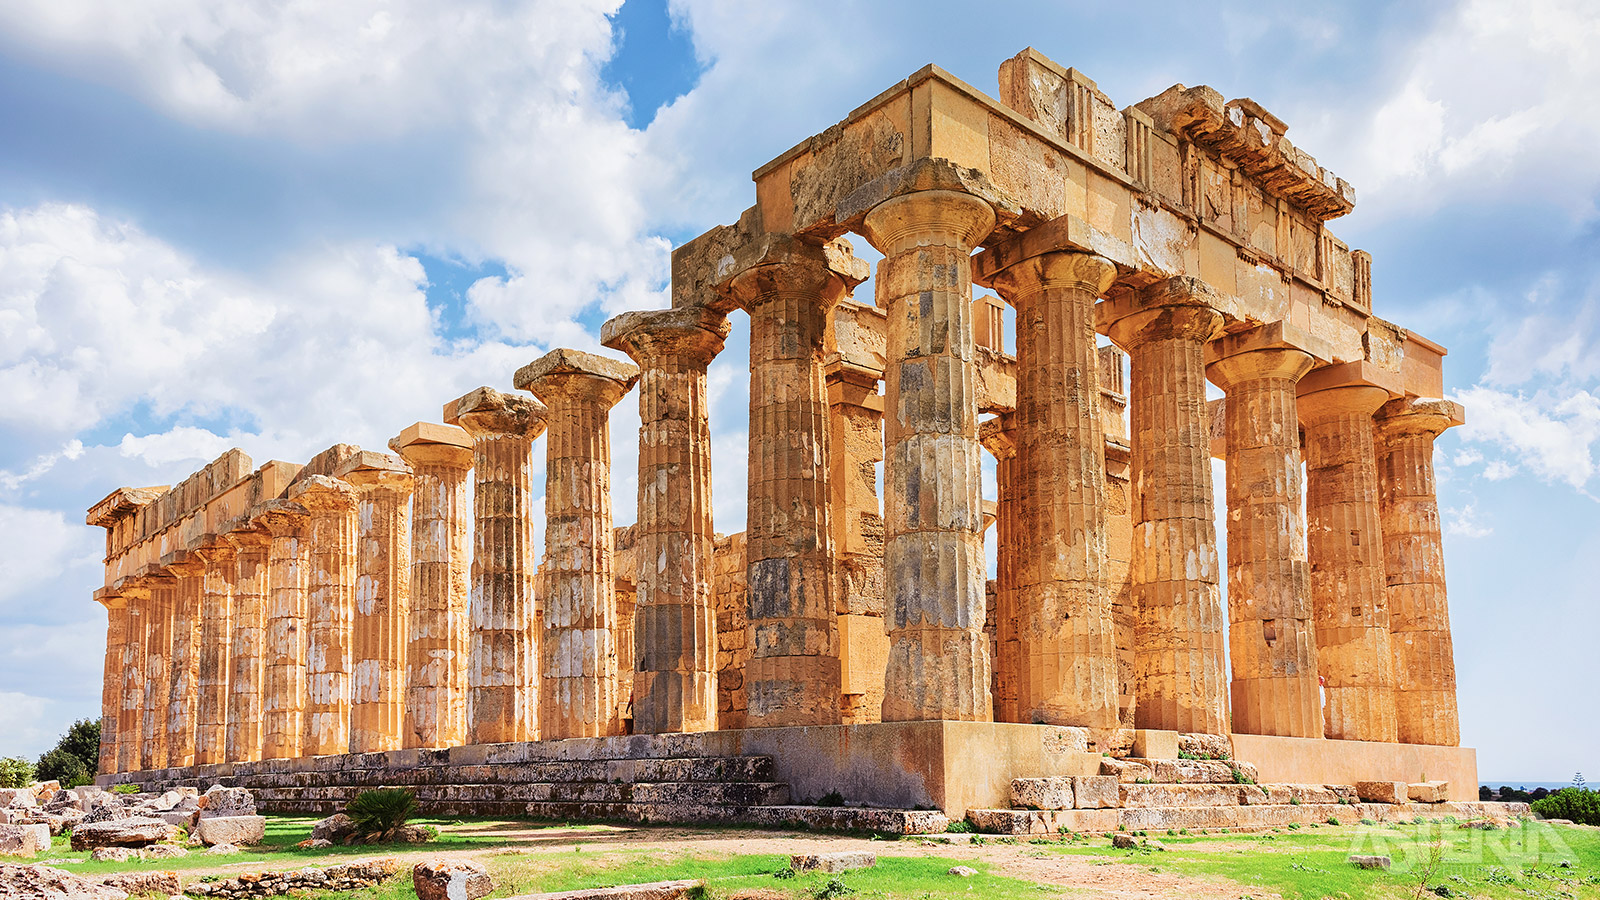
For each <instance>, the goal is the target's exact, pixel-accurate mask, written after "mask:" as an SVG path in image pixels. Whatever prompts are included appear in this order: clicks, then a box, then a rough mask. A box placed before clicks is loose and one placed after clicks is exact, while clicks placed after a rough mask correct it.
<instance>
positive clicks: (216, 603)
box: [194, 543, 236, 765]
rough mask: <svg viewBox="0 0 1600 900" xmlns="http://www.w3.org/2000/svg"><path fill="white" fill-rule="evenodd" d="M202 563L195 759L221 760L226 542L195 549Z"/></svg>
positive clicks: (228, 602)
mask: <svg viewBox="0 0 1600 900" xmlns="http://www.w3.org/2000/svg"><path fill="white" fill-rule="evenodd" d="M195 555H197V556H199V557H200V561H201V562H202V563H204V564H205V571H204V573H203V574H202V576H201V578H202V579H203V580H202V585H201V589H200V653H199V657H200V664H199V671H198V674H197V675H196V678H195V681H196V683H197V684H198V685H199V692H200V699H199V703H198V704H197V706H196V713H195V715H196V725H195V738H194V761H195V764H196V765H210V764H213V763H219V762H224V761H226V759H227V749H228V675H229V673H230V670H231V668H232V659H231V657H232V649H233V634H234V631H233V578H234V575H235V565H236V559H235V552H234V549H233V547H231V546H229V545H228V544H226V543H220V544H213V545H212V546H209V547H204V548H202V549H200V550H197V551H195Z"/></svg>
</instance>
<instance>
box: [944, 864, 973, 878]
mask: <svg viewBox="0 0 1600 900" xmlns="http://www.w3.org/2000/svg"><path fill="white" fill-rule="evenodd" d="M945 874H946V875H954V876H956V877H957V878H971V877H972V876H974V875H976V874H978V870H977V869H974V868H973V867H971V866H951V867H950V868H949V869H948V870H947V871H946V872H945Z"/></svg>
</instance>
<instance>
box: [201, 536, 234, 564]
mask: <svg viewBox="0 0 1600 900" xmlns="http://www.w3.org/2000/svg"><path fill="white" fill-rule="evenodd" d="M234 553H235V550H234V547H233V545H232V544H230V543H228V539H227V535H226V534H216V535H206V540H205V543H204V544H203V545H202V546H200V547H197V548H195V550H194V555H195V556H197V557H199V558H200V561H201V562H202V563H204V564H206V565H211V564H213V563H222V562H232V561H233V558H234Z"/></svg>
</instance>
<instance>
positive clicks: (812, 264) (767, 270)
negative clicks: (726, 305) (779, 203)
mask: <svg viewBox="0 0 1600 900" xmlns="http://www.w3.org/2000/svg"><path fill="white" fill-rule="evenodd" d="M739 255H740V256H742V257H744V258H745V259H747V260H748V263H747V264H746V265H745V267H744V268H743V269H740V270H739V271H736V272H734V273H733V274H732V275H731V276H729V277H726V278H724V279H722V280H721V281H720V282H719V283H718V284H717V290H718V292H719V293H720V294H722V295H723V296H725V297H727V298H728V299H729V300H730V301H731V302H732V303H733V305H735V306H737V307H738V308H740V309H745V310H749V309H750V308H751V307H752V306H755V305H757V304H760V303H761V302H763V301H764V300H765V299H767V298H769V297H774V296H777V295H781V294H806V295H810V296H815V297H817V298H818V299H819V301H820V302H821V303H822V305H823V306H824V307H831V306H833V305H834V304H836V303H838V302H839V301H840V300H843V299H844V298H845V297H847V296H849V294H850V292H851V291H852V290H854V289H855V287H856V285H858V284H860V283H861V282H863V281H866V280H867V277H868V276H869V275H870V274H871V269H870V268H869V267H868V266H867V263H866V260H863V259H858V258H857V257H856V255H855V248H854V247H852V246H851V245H850V242H849V241H847V240H845V239H843V238H835V239H833V240H831V241H828V242H826V243H823V244H813V243H808V242H806V241H804V240H801V239H800V238H797V237H795V236H793V235H788V234H764V235H761V236H760V237H759V238H757V239H756V240H755V241H754V242H752V244H751V246H750V247H749V248H748V249H746V250H744V251H743V252H742V253H740V254H739Z"/></svg>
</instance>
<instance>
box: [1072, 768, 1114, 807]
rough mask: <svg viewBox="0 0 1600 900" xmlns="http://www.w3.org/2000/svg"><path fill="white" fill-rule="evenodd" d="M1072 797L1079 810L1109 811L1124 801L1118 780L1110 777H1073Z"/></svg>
mask: <svg viewBox="0 0 1600 900" xmlns="http://www.w3.org/2000/svg"><path fill="white" fill-rule="evenodd" d="M1072 797H1073V801H1074V802H1073V806H1074V807H1075V808H1077V809H1109V808H1111V807H1114V806H1116V805H1117V804H1118V803H1120V802H1121V799H1122V798H1121V795H1120V794H1119V793H1118V790H1117V779H1116V778H1115V777H1113V776H1110V775H1074V776H1072Z"/></svg>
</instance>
